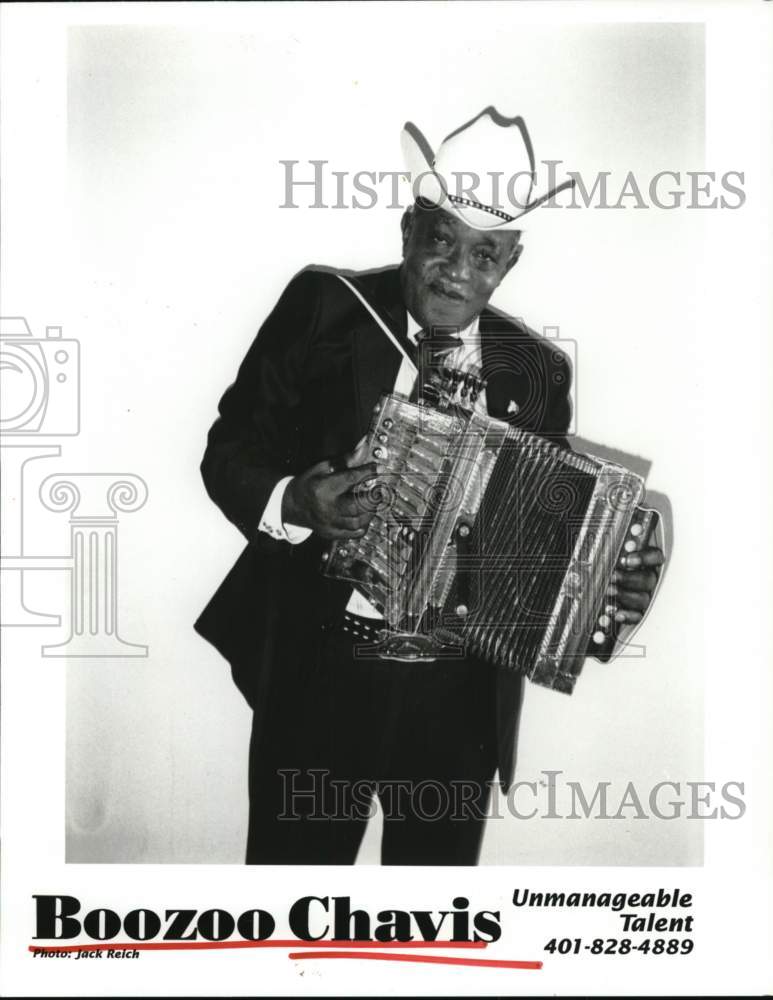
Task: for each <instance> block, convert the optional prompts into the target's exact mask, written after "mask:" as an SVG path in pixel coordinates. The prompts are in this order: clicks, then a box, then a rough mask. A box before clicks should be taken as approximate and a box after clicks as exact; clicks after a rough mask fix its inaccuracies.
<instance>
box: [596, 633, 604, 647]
mask: <svg viewBox="0 0 773 1000" xmlns="http://www.w3.org/2000/svg"><path fill="white" fill-rule="evenodd" d="M605 639H606V636H605V635H604V633H603V632H594V633H593V641H594V642H595V643H596V645H597V646H600V645H601V644H602V643H603V642H604V640H605Z"/></svg>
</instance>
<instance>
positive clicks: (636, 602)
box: [616, 587, 650, 611]
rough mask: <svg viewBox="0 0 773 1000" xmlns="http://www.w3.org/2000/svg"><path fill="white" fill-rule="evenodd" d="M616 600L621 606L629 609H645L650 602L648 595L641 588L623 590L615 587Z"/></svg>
mask: <svg viewBox="0 0 773 1000" xmlns="http://www.w3.org/2000/svg"><path fill="white" fill-rule="evenodd" d="M616 600H617V603H618V605H619V606H620V607H621V608H626V609H628V610H629V611H646V610H647V608H648V607H649V603H650V595H649V594H648V593H645V592H644V591H641V590H624V589H623V588H622V587H618V588H617V594H616Z"/></svg>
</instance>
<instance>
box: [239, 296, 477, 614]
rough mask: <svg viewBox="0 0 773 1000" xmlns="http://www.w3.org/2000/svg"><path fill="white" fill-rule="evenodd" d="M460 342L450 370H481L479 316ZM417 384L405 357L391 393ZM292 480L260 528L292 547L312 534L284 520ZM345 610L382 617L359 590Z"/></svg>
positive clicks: (275, 495)
mask: <svg viewBox="0 0 773 1000" xmlns="http://www.w3.org/2000/svg"><path fill="white" fill-rule="evenodd" d="M407 316H408V325H407V334H408V339H409V340H410V341H411V343H413V344H415V343H416V337H417V334H418V333H419V331H420V330H421V326H420V325H419V324H418V323H417V322H416V320H415V319H414V318H413V316H411V314H410V313H408V314H407ZM459 339H460V340H461V341H462V344H461V346H460V347H457V348H456V350H455V351H454V352H453V353H451V354H449V355H448V359H447V363H448V364H449V365H450V366H451V367H453V368H458V369H460V370H461V371H475V372H477V371H480V367H481V362H480V335H479V332H478V319H477V317H476V318H475V319H474V320H473V321H472V323H470V325H469V326H468V327H466V328H465V329H464V330H462V331H461V333H460V334H459ZM415 382H416V365H414V364H413V362H412V361H411V360H410V359H409V358H407V357H403V360H402V364H401V365H400V370H399V371H398V373H397V378H396V379H395V384H394V387H393V389H392V391H393V392H395V393H399V394H400V395H402V396H405V397H406V398H407V397H408V396H410V394H411V393H412V392H413V387H414V383H415ZM475 408H476V409H477V410H479V411H480V412H481V413H485V412H486V397H485V393H484V392H481V393H480V395H479V396H478V399H477V401H476V403H475ZM292 478H293V477H292V476H285V477H284V478H283V479H280V480H279V482H278V483H277V484H276V486H275V487H274V489H273V490H272V492H271V496H270V497H269V499H268V503H267V504H266V507H265V510H264V511H263V516H262V517H261V519H260V525H259V527H260V530H261V531H265V532H266V533H267V534H269V535H271V537H272V538H276V539H278V540H280V541H285V542H290V544H291V545H300V543H301V542H305V541H306V539H307V538H308V537H309V535H310V534H311V528H302V527H300V526H299V525H297V524H285V523H284V522H283V521H282V500H283V498H284V493H285V490H286V489H287V484H288V483H289V482H290V480H291V479H292ZM346 610H347V611H349V612H351V614H355V615H361V616H362V617H363V618H381V617H382V616H381V615H380V614H379V612H378V611H377V610H376V609H375V608H374V607H373V605H372V604H371V603H370V601H368V600H367V598H366V597H364V596H363V595H362V594H361V593H360V592H359V590H357V589H355V590H354V591H353V592H352V596H351V598H350V600H349V603H348V604H347V606H346Z"/></svg>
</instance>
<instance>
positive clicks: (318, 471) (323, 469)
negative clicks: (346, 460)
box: [304, 458, 336, 477]
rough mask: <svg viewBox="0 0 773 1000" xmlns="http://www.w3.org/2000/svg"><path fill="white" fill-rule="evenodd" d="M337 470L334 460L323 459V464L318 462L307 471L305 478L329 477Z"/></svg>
mask: <svg viewBox="0 0 773 1000" xmlns="http://www.w3.org/2000/svg"><path fill="white" fill-rule="evenodd" d="M335 470H336V466H335V462H334V461H333V460H332V459H329V458H323V459H322V461H321V462H316V463H315V464H314V465H312V466H311V468H310V469H307V470H306V472H305V473H304V476H309V477H311V476H329V475H330V473H331V472H335Z"/></svg>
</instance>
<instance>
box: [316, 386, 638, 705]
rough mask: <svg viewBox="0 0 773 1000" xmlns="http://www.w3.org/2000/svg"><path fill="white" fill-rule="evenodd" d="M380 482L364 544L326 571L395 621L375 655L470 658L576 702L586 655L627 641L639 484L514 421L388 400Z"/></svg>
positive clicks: (381, 421)
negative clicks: (629, 564) (629, 556)
mask: <svg viewBox="0 0 773 1000" xmlns="http://www.w3.org/2000/svg"><path fill="white" fill-rule="evenodd" d="M368 443H369V447H370V451H371V454H372V455H373V456H374V458H375V459H376V460H377V461H378V462H379V463H380V464H381V465H382V466H383V467H384V469H385V472H384V474H383V475H381V476H379V477H377V478H375V479H374V480H372V481H370V482H369V483H368V484H366V487H365V488H362V489H361V490H360V493H359V499H360V502H361V503H362V504H363V506H365V508H366V509H368V510H369V511H371V512H372V514H373V517H372V519H371V521H370V524H369V527H368V529H367V531H366V533H365V535H364V536H363V537H362V538H359V539H348V540H343V541H338V542H335V543H333V545H332V547H331V549H330V551H329V553H328V554H327V558H326V563H325V572H326V573H327V574H328V575H329V576H332V577H335V578H338V579H345V580H348V581H350V582H352V583H353V584H354V585H355V586H356V587H357V588H358V589H359V590H360V591H361V592H362V593H363V594H364V595H365V597H366V598H367V599H368V600H369V601H370V602H371V603H372V604H373V606H374V607H375V608H377V609H378V611H379V612H380V613H381V614H382V615H383V616H384V619H385V627H384V632H383V643H382V644H381V645H380V647H379V649H378V650H376V655H382V656H384V657H387V658H397V659H407V660H410V659H415V660H421V659H436V658H438V657H444V656H447V657H453V656H457V657H458V656H461V655H465V652H466V653H471V654H473V655H474V656H476V657H478V658H479V659H481V660H483V661H485V662H487V663H490V664H492V665H494V666H497V667H499V668H503V669H509V670H517V671H520V672H522V673H524V674H526V676H528V677H529V678H530V679H531V680H532V681H534V682H536V683H538V684H542V685H544V686H547V687H551V688H554V689H556V690H559V691H563V692H566V693H571V691H572V689H573V686H574V683H575V680H576V677H577V674H578V673H579V671H580V668H581V665H582V661H583V659H584V657H585V656H586V654H587V652H588V647H589V645H590V646H591V647H593V646H594V644H595V647H596V649H594V655H598V654H600V655H601V658H604V656H603V654H604V653H607V654H608V653H609V652H610V651H611V648H612V647H613V646H614V644H615V641H616V633H615V623H614V617H613V615H610V614H606V613H605V611H607V610H609V611H611V610H612V609H607V608H606V607H605V601H604V598H605V592H606V589H607V586H608V584H609V582H610V579H611V576H612V572H613V571H614V568H615V565H616V562H617V559H618V558H619V556H620V553H621V550H623V548H624V546H625V550H626V551H631V550H633V549H634V548H638V547H640V546H641V545H642V544H643V543H644V541H645V539H646V538H647V536H648V535H649V533H650V531H651V529H652V518H653V516H654V513H653V512H651V511H645V510H643V509H642V508H641V507H639V503H640V501H641V499H642V496H643V493H644V484H643V481H642V479H641V478H640V477H639V476H637V475H635V474H634V473H632V472H630V471H629V470H627V469H625V468H623V467H622V466H619V465H616V464H613V463H610V462H606V461H601V460H600V459H597V458H595V457H593V456H590V455H582V454H578V453H576V452H573V451H571V450H569V449H566V448H563V447H561V446H559V445H558V444H555V443H553V442H550V441H548V440H546V439H544V438H541V437H539V436H537V435H535V434H530V433H528V432H526V431H523V430H519V429H516V428H513V427H511V426H510V425H509V424H507V423H506V422H504V421H501V420H496V419H494V418H492V417H488V416H483V415H480V414H478V413H474V412H469V411H466V410H462V409H459V408H449V409H445V410H443V409H437V408H434V407H430V406H426V405H419V404H416V403H412V402H409V401H407V400H406V399H405V398H403V397H402V396H399V395H394V394H393V395H386V396H384V397H382V399H381V401H380V403H379V405H378V406H377V407H376V410H375V412H374V416H373V420H372V423H371V428H370V431H369V436H368Z"/></svg>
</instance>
